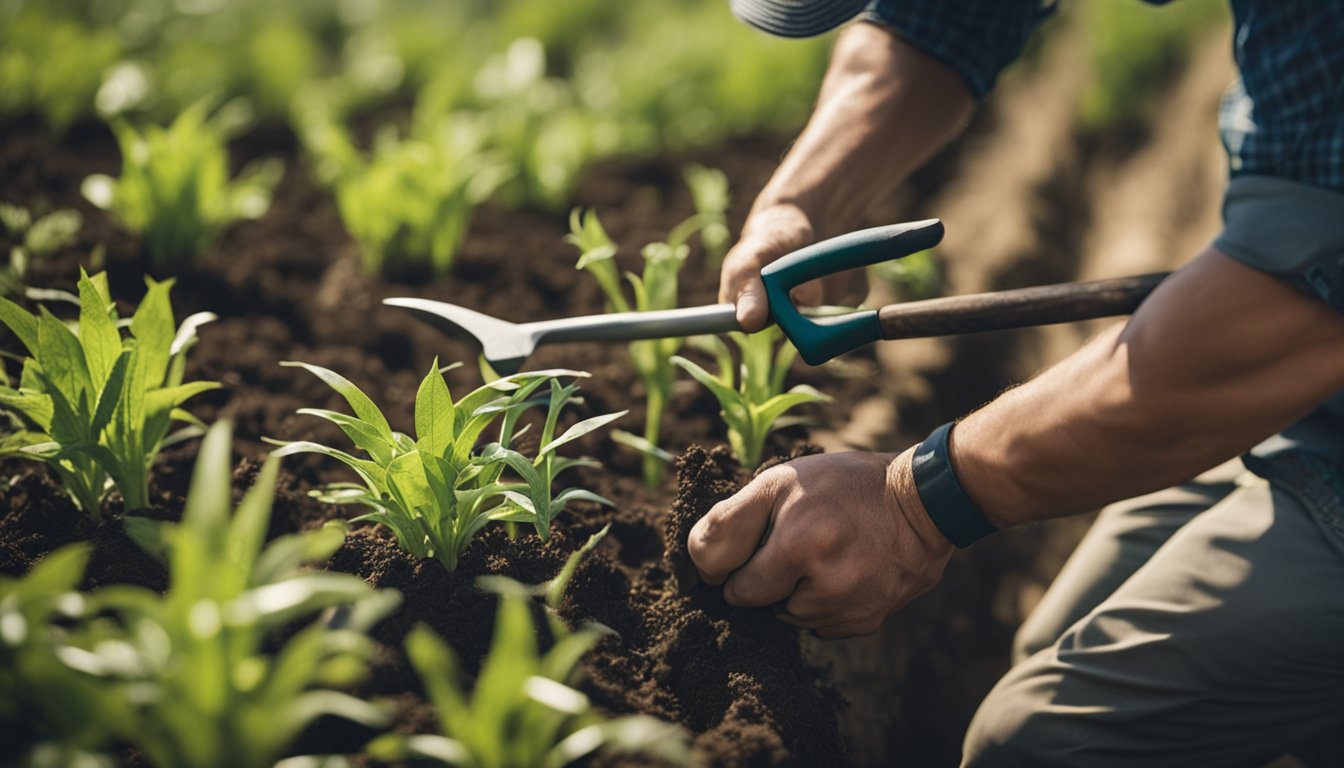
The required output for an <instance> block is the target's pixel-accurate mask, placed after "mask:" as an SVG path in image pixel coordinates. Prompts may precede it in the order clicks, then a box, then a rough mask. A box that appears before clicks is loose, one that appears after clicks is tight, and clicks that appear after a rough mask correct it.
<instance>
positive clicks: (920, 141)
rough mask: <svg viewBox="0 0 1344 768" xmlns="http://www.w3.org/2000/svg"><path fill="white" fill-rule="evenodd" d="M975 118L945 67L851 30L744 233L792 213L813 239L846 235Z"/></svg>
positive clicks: (904, 46) (883, 35)
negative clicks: (798, 132)
mask: <svg viewBox="0 0 1344 768" xmlns="http://www.w3.org/2000/svg"><path fill="white" fill-rule="evenodd" d="M973 109H974V101H973V99H972V98H971V94H970V91H969V90H968V89H967V87H966V85H965V83H964V82H962V80H961V78H960V76H959V75H958V74H957V73H956V72H955V70H953V69H952V68H951V67H949V66H948V65H946V64H944V63H943V62H941V61H939V60H937V59H935V58H932V57H930V56H928V55H926V54H923V53H921V52H919V51H918V50H916V49H915V48H913V47H911V46H910V45H909V44H908V43H906V42H904V41H902V40H900V39H899V38H897V37H896V36H895V35H893V34H892V33H891V32H890V31H888V30H886V29H884V28H882V27H879V26H877V25H874V24H867V23H860V24H855V25H852V26H851V27H849V28H848V29H846V30H845V31H844V33H842V34H841V35H840V38H839V39H838V40H837V42H836V46H835V51H834V53H833V54H832V57H831V64H830V68H829V69H828V71H827V73H826V78H825V80H824V82H823V83H822V88H821V94H820V96H819V98H818V101H817V106H816V108H815V109H814V110H813V113H812V117H811V119H810V120H809V121H808V124H807V126H806V127H805V128H804V129H803V132H802V134H801V135H800V136H799V137H798V140H797V142H795V143H794V145H793V147H792V148H791V149H790V150H789V153H788V154H787V156H786V157H785V158H784V161H783V162H782V163H781V164H780V166H779V168H778V170H776V172H775V174H774V176H773V177H772V178H771V179H770V182H769V183H768V184H767V185H766V187H765V188H764V189H763V190H762V191H761V193H760V195H759V196H758V197H757V198H756V202H755V204H754V205H753V206H752V211H751V215H750V216H749V217H748V220H747V227H746V228H747V229H748V230H749V229H750V228H751V227H753V226H778V225H779V223H780V219H782V218H786V217H789V216H795V217H796V214H799V213H800V214H801V215H802V218H803V219H805V220H806V222H807V225H809V226H811V228H812V229H813V232H812V233H810V234H811V235H812V236H814V237H825V236H828V235H832V234H837V233H840V232H845V231H848V230H849V229H851V228H853V227H854V226H855V225H856V224H857V222H858V220H859V219H860V217H861V216H862V215H863V213H864V212H865V211H866V210H867V208H868V207H869V206H870V205H871V204H872V203H873V202H874V201H875V200H877V199H878V198H880V197H881V196H882V195H883V194H885V193H886V192H888V191H889V190H890V189H891V188H893V187H894V186H895V185H897V184H899V183H900V182H901V180H903V179H904V178H905V177H906V175H907V174H909V173H910V172H911V171H912V170H913V169H915V168H917V167H918V166H919V165H921V164H922V163H924V162H925V161H926V160H927V159H928V158H929V157H930V156H931V155H933V154H934V153H935V152H936V151H937V150H938V149H939V148H941V147H942V146H943V145H944V144H946V143H947V142H948V141H950V140H951V139H952V138H953V137H954V136H956V135H957V133H959V132H960V131H961V129H962V127H963V126H964V125H965V123H966V121H967V119H969V117H970V115H971V112H972V111H973Z"/></svg>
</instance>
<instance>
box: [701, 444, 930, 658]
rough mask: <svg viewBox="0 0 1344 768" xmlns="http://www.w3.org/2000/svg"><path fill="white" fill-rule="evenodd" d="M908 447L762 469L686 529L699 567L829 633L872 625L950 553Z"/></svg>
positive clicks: (727, 592)
mask: <svg viewBox="0 0 1344 768" xmlns="http://www.w3.org/2000/svg"><path fill="white" fill-rule="evenodd" d="M912 454H913V450H911V451H906V452H905V453H903V454H901V455H900V456H893V455H891V454H878V453H839V454H823V455H817V456H805V457H803V458H799V459H795V460H793V461H790V462H788V463H785V464H781V465H779V466H777V467H772V468H771V469H769V470H767V471H765V472H762V473H761V474H760V475H759V476H757V477H756V478H755V479H754V480H752V481H751V483H750V484H748V485H747V486H746V487H745V488H743V489H742V490H741V491H739V492H737V493H736V494H735V495H733V496H732V497H730V498H728V499H725V500H724V501H722V502H719V503H718V504H716V505H715V506H714V507H713V508H712V509H711V510H710V511H709V513H708V514H707V515H705V516H704V517H703V518H702V519H701V520H700V521H699V522H697V523H696V525H695V527H694V528H692V529H691V534H690V542H689V546H690V555H691V560H692V562H693V563H694V564H695V567H696V570H698V571H699V572H700V577H701V578H702V579H703V580H704V581H705V582H706V583H708V584H722V585H723V594H724V598H725V599H726V600H727V601H728V602H730V603H732V604H734V605H740V606H768V605H772V606H775V609H776V613H777V614H778V615H779V617H780V618H781V619H783V620H784V621H787V622H789V623H792V624H796V625H798V626H801V627H806V628H809V629H812V630H815V632H816V634H817V635H818V636H820V637H824V638H839V637H850V636H853V635H862V634H870V633H872V632H876V631H877V629H878V627H880V626H881V624H882V620H883V619H884V618H886V616H887V615H888V614H890V613H892V612H894V611H896V610H897V609H899V608H900V607H901V606H903V605H905V604H906V603H907V602H909V601H910V600H912V599H914V598H915V597H917V596H919V595H921V594H923V593H924V592H926V591H928V590H929V589H930V588H931V587H932V586H933V585H934V584H936V583H937V581H938V579H939V578H940V577H941V576H942V572H943V568H944V567H945V566H946V564H947V560H948V558H949V557H950V556H951V553H952V545H951V543H950V542H948V541H947V539H945V538H944V537H943V536H942V534H941V533H939V532H938V530H937V528H936V527H934V525H933V523H932V521H930V520H929V519H928V515H927V514H926V513H925V512H924V507H923V505H922V504H921V503H920V502H919V495H918V492H917V491H916V490H915V488H914V482H913V480H912V479H911V476H910V457H911V455H912Z"/></svg>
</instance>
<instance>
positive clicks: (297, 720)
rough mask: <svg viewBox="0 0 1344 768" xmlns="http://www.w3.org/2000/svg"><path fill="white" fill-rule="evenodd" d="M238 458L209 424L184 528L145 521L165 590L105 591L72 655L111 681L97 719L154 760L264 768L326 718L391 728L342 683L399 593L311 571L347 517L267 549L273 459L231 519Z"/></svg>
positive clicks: (364, 659) (341, 535)
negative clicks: (111, 696)
mask: <svg viewBox="0 0 1344 768" xmlns="http://www.w3.org/2000/svg"><path fill="white" fill-rule="evenodd" d="M230 454H231V451H230V447H229V427H228V425H227V423H219V424H216V425H214V426H213V427H211V429H210V431H209V432H208V433H207V434H206V437H205V439H204V441H203V442H202V444H201V451H200V457H199V458H198V459H197V462H196V468H195V471H194V472H193V474H192V481H191V489H190V491H189V493H188V495H187V503H186V508H185V510H184V512H183V515H182V522H181V523H180V524H177V525H170V524H161V523H153V522H151V521H141V523H142V524H141V525H140V526H137V527H138V528H141V529H144V530H147V531H153V532H157V533H159V534H160V538H161V541H162V543H163V545H164V551H165V552H166V559H167V563H168V573H169V579H170V586H169V588H168V592H167V593H166V594H162V595H160V594H158V593H156V592H154V591H151V590H148V589H144V588H141V587H132V586H109V587H103V588H101V589H99V590H97V591H96V592H94V593H93V594H92V596H91V597H92V599H93V601H94V602H95V603H96V605H97V607H98V609H99V611H100V613H101V615H102V616H104V617H105V618H102V619H100V620H99V621H97V622H96V623H95V624H93V625H92V626H91V627H90V629H89V633H88V637H87V642H86V644H85V645H84V647H83V651H84V652H83V653H72V654H67V656H68V658H69V659H70V660H73V661H74V662H77V666H78V667H79V668H81V669H83V670H85V671H87V672H89V673H91V674H96V675H99V676H101V677H103V678H105V679H106V680H107V681H108V684H109V685H111V686H113V687H114V689H115V690H116V691H117V694H118V701H117V702H116V705H117V707H116V709H115V710H113V711H101V712H99V713H97V714H98V716H100V717H103V718H107V719H109V720H111V721H113V722H115V723H116V724H117V731H118V736H119V738H120V739H121V740H124V741H126V742H128V743H130V744H133V745H134V746H136V747H137V748H138V749H139V750H140V751H141V752H142V753H143V754H144V755H145V756H146V757H147V758H148V761H149V762H150V763H151V764H154V765H191V766H203V767H209V766H219V767H220V768H225V767H226V766H228V767H229V768H263V767H266V768H269V766H271V765H273V764H274V763H275V761H276V760H277V759H279V758H280V757H281V756H282V755H283V754H284V752H285V750H286V748H287V747H288V746H289V745H290V744H291V743H292V742H293V740H294V738H295V737H296V736H297V735H298V734H299V732H300V731H301V730H302V729H303V728H304V727H305V726H307V725H308V724H309V723H311V722H313V721H314V720H315V719H317V718H318V717H320V716H324V715H334V716H337V717H341V718H344V719H347V720H352V721H355V722H358V723H361V724H364V725H368V726H381V725H383V724H384V723H385V722H386V716H385V714H384V712H383V711H382V710H381V709H379V708H378V707H375V706H374V705H372V704H370V703H368V702H365V701H362V700H360V699H357V698H354V697H353V696H350V695H347V694H345V693H341V692H339V691H337V690H334V689H335V688H340V687H345V686H348V685H350V684H352V683H353V682H355V681H357V680H358V679H360V678H361V677H363V675H364V674H365V671H366V668H367V663H368V656H369V652H370V650H371V647H372V644H371V641H370V640H369V638H368V637H367V634H366V633H367V630H368V628H369V627H370V626H372V625H373V623H374V622H376V621H377V620H378V619H380V618H382V617H383V616H384V615H386V614H387V612H389V611H390V610H391V609H392V608H394V607H395V606H396V605H397V603H398V602H399V600H400V595H399V594H398V593H396V592H395V591H392V590H381V591H375V590H374V589H373V588H371V587H370V586H369V585H368V584H366V583H365V582H364V581H363V580H362V579H360V578H359V577H358V576H353V575H350V574H343V573H333V572H329V571H320V570H307V569H305V567H304V566H305V565H307V564H314V563H321V562H323V561H325V560H326V559H327V558H329V557H330V556H331V555H332V553H333V552H335V551H336V549H337V548H339V547H340V546H341V545H342V543H343V542H344V541H345V532H346V528H345V523H344V522H342V521H332V522H329V523H327V524H326V525H325V526H323V527H322V528H320V529H317V530H313V531H309V532H305V533H297V534H288V535H285V536H281V537H279V538H276V539H274V540H272V541H271V542H270V543H269V544H266V543H264V542H265V539H266V532H267V529H268V527H269V523H270V517H271V503H272V499H273V497H274V493H275V481H276V476H277V474H278V471H279V460H278V458H276V457H274V456H273V457H271V458H270V459H268V460H267V462H266V463H265V464H264V465H263V466H262V469H261V472H260V473H259V474H258V476H257V481H256V483H255V484H254V485H253V486H252V488H251V489H250V490H249V491H248V492H247V494H246V495H245V496H244V497H243V499H242V501H241V502H240V503H239V504H238V507H237V510H236V511H234V512H232V514H231V513H230V509H231V507H232V506H233V502H232V498H233V494H232V484H233V483H232V471H231V467H232V459H231V455H230ZM141 536H142V538H148V536H146V534H145V533H144V532H142V533H141ZM338 608H339V609H340V613H338V614H335V615H331V616H329V617H327V618H319V617H318V614H319V613H320V612H322V611H324V610H326V611H328V612H330V611H333V610H336V609H338ZM291 633H292V634H291ZM281 638H283V640H281Z"/></svg>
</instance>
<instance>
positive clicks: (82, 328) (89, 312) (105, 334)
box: [79, 270, 121, 415]
mask: <svg viewBox="0 0 1344 768" xmlns="http://www.w3.org/2000/svg"><path fill="white" fill-rule="evenodd" d="M79 306H80V309H79V343H80V344H81V345H82V346H83V347H84V358H85V361H86V363H87V365H88V369H89V377H90V379H91V380H92V381H93V382H94V384H95V385H96V386H97V387H99V388H101V387H102V386H103V382H105V381H107V376H108V374H109V373H110V372H111V370H112V364H113V362H114V361H116V360H117V358H118V357H119V356H120V355H121V333H120V332H119V331H118V330H117V324H116V321H115V320H113V319H112V316H111V315H110V314H109V309H110V302H107V301H105V300H104V298H103V296H102V294H100V293H99V292H98V289H97V288H96V287H94V284H93V282H92V281H91V280H89V276H88V275H86V274H84V272H83V270H80V279H79ZM109 415H110V414H109Z"/></svg>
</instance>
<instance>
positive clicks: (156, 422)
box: [0, 272, 219, 519]
mask: <svg viewBox="0 0 1344 768" xmlns="http://www.w3.org/2000/svg"><path fill="white" fill-rule="evenodd" d="M146 283H147V284H148V286H149V290H148V292H147V293H146V294H145V298H144V300H143V301H141V302H140V306H139V308H138V309H136V311H135V314H134V315H132V316H131V318H130V321H129V328H130V337H129V338H122V333H121V329H122V327H123V325H126V324H124V323H123V322H122V320H121V318H120V317H119V316H118V315H117V311H116V307H115V305H114V304H113V303H112V300H111V297H110V295H109V293H108V289H107V277H106V273H100V274H98V275H95V276H93V277H89V276H88V275H85V274H83V273H82V272H81V274H80V279H79V301H80V310H79V323H78V327H77V330H74V331H72V330H71V329H70V328H68V327H67V326H66V325H65V324H64V323H62V322H61V321H60V320H58V319H56V317H55V316H54V315H52V314H51V312H49V311H47V309H46V308H45V307H39V309H38V313H37V314H36V315H31V314H29V313H28V312H27V311H25V310H24V309H22V308H21V307H19V306H18V305H17V304H15V303H14V302H12V301H9V300H8V299H4V298H0V322H3V323H4V324H5V325H6V326H8V327H9V329H10V330H11V331H12V332H13V333H14V335H15V336H17V337H18V339H19V341H20V342H21V343H22V344H23V346H24V347H25V348H27V350H28V354H29V355H30V357H28V358H25V359H24V361H23V373H22V376H21V378H20V380H19V386H18V388H17V389H15V388H13V387H11V386H8V385H0V407H3V408H5V409H7V410H9V411H12V412H14V413H15V414H17V415H18V416H19V417H21V419H22V421H23V423H24V426H25V429H23V430H21V431H18V432H14V433H10V434H7V435H5V436H4V437H3V438H0V456H13V457H18V458H26V459H35V460H38V461H43V462H45V463H46V464H47V465H48V466H50V467H51V468H52V469H53V470H54V471H55V472H56V474H57V476H59V477H60V480H61V484H62V486H64V488H65V490H66V492H67V493H69V494H70V496H71V497H72V498H73V499H74V500H75V503H76V504H78V505H79V507H80V508H81V509H82V510H84V512H85V514H88V515H91V516H93V517H94V518H95V519H98V518H100V517H101V507H102V501H103V499H104V497H105V495H106V493H107V491H108V484H107V481H108V479H109V478H110V479H111V481H112V484H113V485H114V486H115V487H116V489H117V490H119V491H120V492H121V496H122V499H123V500H124V502H125V509H126V511H128V512H130V511H135V510H139V509H144V508H146V507H148V506H149V471H150V467H151V465H152V464H153V463H154V457H155V456H157V455H158V452H159V448H160V447H161V445H162V443H163V441H164V438H165V437H166V436H167V434H168V427H169V425H170V423H171V422H172V421H173V420H174V419H176V420H179V421H185V422H188V423H189V424H193V425H196V426H197V427H199V426H201V425H200V422H199V421H197V420H196V419H195V418H194V417H193V416H191V415H190V414H188V413H186V412H185V411H183V410H181V409H180V408H179V406H180V405H181V404H182V403H184V402H185V401H186V400H187V399H189V398H191V397H192V396H194V395H197V394H199V393H201V392H205V391H207V390H211V389H215V388H217V387H218V386H219V385H218V384H216V383H215V382H210V381H193V382H188V383H183V381H182V378H183V372H184V369H185V366H186V354H187V351H188V350H190V349H191V347H192V346H193V345H195V343H196V329H197V328H198V327H200V326H201V325H202V324H203V323H206V322H209V321H210V320H213V319H214V315H211V314H209V313H205V312H203V313H198V314H195V315H192V316H190V317H188V318H187V319H186V320H184V321H183V322H182V324H181V326H178V327H177V328H176V329H175V328H174V326H173V309H172V305H171V304H170V302H169V300H168V292H169V291H170V290H171V288H172V281H171V280H168V281H165V282H156V281H155V280H153V279H152V278H146Z"/></svg>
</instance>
